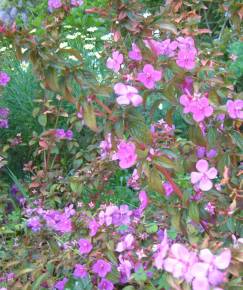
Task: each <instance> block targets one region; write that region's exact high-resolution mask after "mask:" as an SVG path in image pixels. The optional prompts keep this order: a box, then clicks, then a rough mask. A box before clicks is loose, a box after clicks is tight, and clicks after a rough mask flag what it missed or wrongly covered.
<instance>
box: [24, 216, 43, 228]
mask: <svg viewBox="0 0 243 290" xmlns="http://www.w3.org/2000/svg"><path fill="white" fill-rule="evenodd" d="M27 226H28V227H29V228H31V230H32V231H33V232H38V231H39V230H40V229H41V223H40V218H39V217H38V216H34V217H32V218H29V219H28V221H27Z"/></svg>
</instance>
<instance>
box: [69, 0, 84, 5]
mask: <svg viewBox="0 0 243 290" xmlns="http://www.w3.org/2000/svg"><path fill="white" fill-rule="evenodd" d="M83 4H84V1H83V0H71V5H72V6H73V7H79V6H81V5H83Z"/></svg>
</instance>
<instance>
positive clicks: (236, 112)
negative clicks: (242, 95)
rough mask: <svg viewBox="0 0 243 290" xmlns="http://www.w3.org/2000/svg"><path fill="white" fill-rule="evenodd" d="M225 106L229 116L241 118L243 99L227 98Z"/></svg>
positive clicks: (242, 116) (242, 114)
mask: <svg viewBox="0 0 243 290" xmlns="http://www.w3.org/2000/svg"><path fill="white" fill-rule="evenodd" d="M226 108H227V112H228V113H229V116H230V118H232V119H243V100H235V101H232V100H228V101H227V103H226Z"/></svg>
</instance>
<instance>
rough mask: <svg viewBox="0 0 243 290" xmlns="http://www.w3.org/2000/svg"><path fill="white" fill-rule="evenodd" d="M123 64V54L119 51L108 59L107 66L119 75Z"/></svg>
mask: <svg viewBox="0 0 243 290" xmlns="http://www.w3.org/2000/svg"><path fill="white" fill-rule="evenodd" d="M122 63H123V54H121V53H120V52H119V51H114V52H113V53H112V57H109V58H108V59H107V62H106V66H107V67H108V68H109V69H111V70H113V71H114V72H116V73H118V72H119V70H120V67H121V64H122Z"/></svg>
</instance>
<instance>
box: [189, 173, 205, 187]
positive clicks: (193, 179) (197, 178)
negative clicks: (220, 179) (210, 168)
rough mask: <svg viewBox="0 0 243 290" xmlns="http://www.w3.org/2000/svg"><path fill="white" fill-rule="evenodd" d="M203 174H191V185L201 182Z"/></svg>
mask: <svg viewBox="0 0 243 290" xmlns="http://www.w3.org/2000/svg"><path fill="white" fill-rule="evenodd" d="M202 176H203V173H201V172H192V173H191V183H192V184H195V183H197V182H199V181H200V180H201V178H202Z"/></svg>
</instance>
